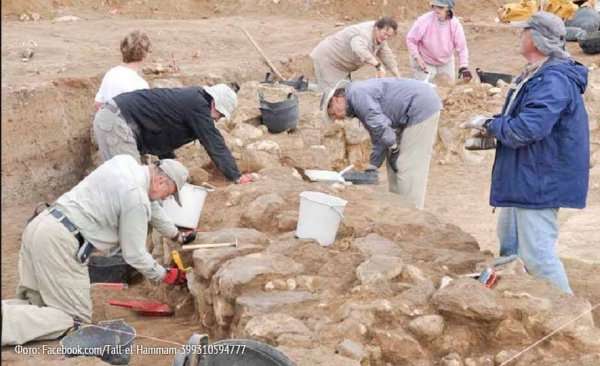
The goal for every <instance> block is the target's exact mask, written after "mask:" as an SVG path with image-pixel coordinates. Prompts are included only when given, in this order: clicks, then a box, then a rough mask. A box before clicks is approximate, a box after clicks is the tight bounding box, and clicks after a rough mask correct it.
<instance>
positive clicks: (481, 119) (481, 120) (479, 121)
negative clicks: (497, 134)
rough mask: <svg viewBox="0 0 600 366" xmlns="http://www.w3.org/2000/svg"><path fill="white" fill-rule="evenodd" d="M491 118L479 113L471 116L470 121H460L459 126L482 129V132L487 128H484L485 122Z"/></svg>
mask: <svg viewBox="0 0 600 366" xmlns="http://www.w3.org/2000/svg"><path fill="white" fill-rule="evenodd" d="M491 120H492V119H491V118H488V117H486V116H481V115H480V116H477V117H475V118H473V119H472V120H470V121H466V122H463V123H461V124H460V128H474V129H476V130H479V131H482V132H487V130H486V127H487V124H486V123H487V122H488V121H491Z"/></svg>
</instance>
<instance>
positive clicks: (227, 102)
mask: <svg viewBox="0 0 600 366" xmlns="http://www.w3.org/2000/svg"><path fill="white" fill-rule="evenodd" d="M204 90H206V92H207V93H208V94H209V95H210V96H211V97H212V98H213V99H214V101H215V108H216V109H217V111H219V112H220V113H221V114H222V115H224V116H225V118H226V119H229V118H230V117H231V114H232V113H233V111H234V110H235V107H236V105H237V94H235V92H234V91H233V89H231V88H230V87H229V86H227V85H225V84H217V85H213V86H205V87H204Z"/></svg>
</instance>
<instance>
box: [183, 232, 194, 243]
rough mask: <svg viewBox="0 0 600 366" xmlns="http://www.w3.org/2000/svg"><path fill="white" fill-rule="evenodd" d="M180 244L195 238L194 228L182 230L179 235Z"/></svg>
mask: <svg viewBox="0 0 600 366" xmlns="http://www.w3.org/2000/svg"><path fill="white" fill-rule="evenodd" d="M179 238H180V243H181V244H189V243H191V242H193V241H194V240H196V230H189V231H184V232H182V233H181V235H180V236H179Z"/></svg>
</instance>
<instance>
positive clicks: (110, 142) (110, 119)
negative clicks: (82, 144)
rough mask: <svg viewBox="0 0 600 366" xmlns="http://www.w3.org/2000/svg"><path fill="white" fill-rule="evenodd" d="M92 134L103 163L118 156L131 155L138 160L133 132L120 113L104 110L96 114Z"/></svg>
mask: <svg viewBox="0 0 600 366" xmlns="http://www.w3.org/2000/svg"><path fill="white" fill-rule="evenodd" d="M94 133H95V134H96V140H97V141H98V150H100V155H101V156H102V160H103V161H107V160H110V158H112V157H113V156H115V155H120V154H125V155H131V156H133V157H134V158H136V160H138V161H139V160H140V152H139V151H138V149H137V143H136V141H135V137H134V135H133V131H131V128H129V126H128V125H127V122H126V121H125V119H124V118H123V116H122V115H121V114H120V113H119V114H114V113H113V112H111V111H109V110H108V109H106V108H102V109H100V110H99V111H98V112H96V116H95V117H94Z"/></svg>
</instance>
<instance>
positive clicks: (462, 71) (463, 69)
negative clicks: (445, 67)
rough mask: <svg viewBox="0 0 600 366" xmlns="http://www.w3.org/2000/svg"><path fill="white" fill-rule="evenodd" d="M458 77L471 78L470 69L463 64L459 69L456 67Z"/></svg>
mask: <svg viewBox="0 0 600 366" xmlns="http://www.w3.org/2000/svg"><path fill="white" fill-rule="evenodd" d="M458 78H459V79H464V80H468V81H470V80H471V79H473V74H471V71H469V69H467V68H466V67H464V66H463V67H461V68H460V69H458Z"/></svg>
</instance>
